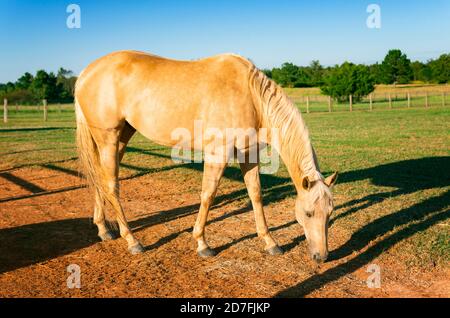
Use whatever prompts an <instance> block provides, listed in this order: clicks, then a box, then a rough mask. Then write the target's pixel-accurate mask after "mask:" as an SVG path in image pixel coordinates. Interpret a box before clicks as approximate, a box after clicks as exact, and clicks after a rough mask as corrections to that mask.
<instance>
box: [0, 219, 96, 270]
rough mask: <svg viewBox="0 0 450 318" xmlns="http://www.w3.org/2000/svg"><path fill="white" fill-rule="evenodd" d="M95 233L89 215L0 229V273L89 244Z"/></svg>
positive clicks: (94, 239) (94, 238)
mask: <svg viewBox="0 0 450 318" xmlns="http://www.w3.org/2000/svg"><path fill="white" fill-rule="evenodd" d="M96 234H97V230H96V228H95V227H94V225H93V224H92V219H90V218H78V219H68V220H59V221H52V222H43V223H36V224H27V225H23V226H18V227H13V228H6V229H0V242H1V244H0V274H1V273H4V272H8V271H11V270H14V269H17V268H21V267H24V266H29V265H33V264H35V263H38V262H42V261H46V260H49V259H52V258H54V257H58V256H61V255H65V254H69V253H71V252H74V251H76V250H79V249H81V248H84V247H87V246H90V245H93V244H94V243H96V242H98V241H99V239H98V238H97V235H96Z"/></svg>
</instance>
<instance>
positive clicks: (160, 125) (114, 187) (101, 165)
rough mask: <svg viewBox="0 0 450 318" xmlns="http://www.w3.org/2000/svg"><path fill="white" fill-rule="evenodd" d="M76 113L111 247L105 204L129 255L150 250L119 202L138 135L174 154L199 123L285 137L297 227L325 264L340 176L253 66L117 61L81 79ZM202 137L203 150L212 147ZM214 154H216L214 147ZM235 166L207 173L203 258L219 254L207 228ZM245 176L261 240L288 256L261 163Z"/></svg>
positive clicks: (199, 228) (234, 59)
mask: <svg viewBox="0 0 450 318" xmlns="http://www.w3.org/2000/svg"><path fill="white" fill-rule="evenodd" d="M75 108H76V115H77V143H78V149H79V156H80V160H81V162H82V164H83V167H84V174H85V175H86V176H87V178H88V181H89V182H90V184H91V185H92V186H93V188H94V190H95V210H94V223H95V224H96V225H97V226H98V234H99V236H100V238H101V239H102V240H107V239H110V238H112V235H111V233H110V232H109V230H108V228H107V227H106V224H105V213H104V205H105V203H109V204H111V206H112V208H113V210H114V211H115V215H116V218H117V222H118V225H119V230H120V235H121V236H122V237H123V238H124V239H126V241H127V242H128V248H129V250H130V252H131V253H133V254H136V253H140V252H143V250H144V249H143V247H142V245H141V244H140V243H139V241H138V240H137V239H136V238H135V236H134V235H133V233H132V232H131V230H130V228H129V226H128V223H127V221H126V218H125V215H124V212H123V210H122V206H121V204H120V202H119V183H118V169H119V162H120V161H121V159H122V157H123V155H124V152H125V148H126V145H127V143H128V141H129V140H130V138H131V137H132V136H133V134H134V133H135V132H136V130H137V131H139V132H140V133H141V134H142V135H144V136H145V137H147V138H148V139H150V140H152V141H154V142H156V143H158V144H161V145H165V146H174V145H175V144H176V142H177V141H176V140H173V138H172V132H173V131H174V130H175V129H177V128H179V127H182V128H184V129H187V130H188V131H193V130H194V122H195V121H198V120H201V121H202V123H203V126H204V128H205V129H206V128H214V129H216V130H219V131H224V130H225V129H228V128H236V129H247V128H252V129H255V130H256V131H257V132H259V131H260V130H261V129H262V128H268V129H278V130H279V132H280V134H279V146H278V148H279V149H276V150H277V151H278V152H279V153H280V156H281V158H282V159H283V161H284V163H285V165H286V166H287V168H288V171H289V174H290V176H291V178H292V180H293V183H294V185H295V188H296V190H297V194H298V196H297V200H296V206H295V214H296V218H297V220H298V221H299V222H300V223H301V224H302V226H303V227H304V230H305V236H306V238H307V241H308V243H309V249H310V253H311V256H312V257H313V259H315V260H316V261H323V260H325V259H326V257H327V254H328V247H327V230H328V219H329V216H330V214H331V212H332V210H333V201H332V195H331V191H330V188H331V186H332V185H333V184H334V182H335V180H336V176H337V174H336V173H334V174H333V175H332V176H330V177H328V178H326V179H324V177H323V176H322V174H321V173H320V172H319V167H318V163H317V159H316V157H315V153H314V150H313V147H312V145H311V142H310V138H309V134H308V130H307V128H306V126H305V124H304V122H303V119H302V117H301V115H300V112H299V111H298V110H297V108H296V107H295V106H294V105H293V104H292V102H291V101H290V100H289V99H288V98H287V96H286V95H285V94H284V92H283V90H282V89H281V88H280V87H278V86H277V85H276V84H275V83H274V82H273V81H272V80H270V79H269V78H267V77H266V76H265V75H264V74H263V73H262V72H261V71H259V70H258V69H257V68H256V67H255V66H254V65H253V64H252V63H251V62H250V61H248V60H247V59H245V58H243V57H240V56H237V55H233V54H224V55H218V56H214V57H209V58H205V59H201V60H198V61H175V60H170V59H165V58H162V57H158V56H154V55H150V54H146V53H141V52H135V51H121V52H115V53H112V54H109V55H107V56H105V57H102V58H100V59H98V60H97V61H95V62H93V63H92V64H91V65H89V66H88V67H87V68H86V69H85V70H84V71H83V72H82V73H81V74H80V76H79V78H78V81H77V83H76V88H75ZM258 137H259V135H258ZM200 138H203V139H202V140H200V145H202V144H203V146H204V145H206V144H209V143H210V142H211V141H210V140H209V139H207V138H204V137H200ZM198 141H199V140H192V143H190V146H191V149H194V150H195V149H197V148H196V146H195V145H197V144H198ZM255 142H256V143H258V140H256V141H255ZM249 143H250V142H247V143H244V145H237V144H233V143H232V144H231V147H232V148H233V150H234V151H240V152H242V153H246V152H248V149H250V148H252V147H253V146H254V145H250V144H249ZM269 143H270V142H269ZM228 146H230V145H228ZM206 148H207V147H203V148H202V149H206ZM208 149H210V150H209V151H211V152H215V151H216V150H214V147H209V148H208ZM211 149H212V150H211ZM205 151H206V150H205ZM227 151H228V150H227ZM227 151H226V152H225V153H228V152H227ZM205 156H206V153H205ZM227 158H228V157H226V159H225V160H223V161H222V162H220V161H214V162H206V161H205V164H204V171H203V182H202V194H201V204H200V211H199V214H198V217H197V220H196V222H195V226H194V231H193V235H194V238H195V239H196V240H197V244H198V249H197V252H198V254H199V255H200V256H203V257H205V256H213V255H214V254H215V253H214V251H213V250H211V249H210V248H209V247H208V244H207V243H206V240H205V235H204V233H205V224H206V221H207V216H208V212H209V209H210V207H211V205H212V202H213V199H214V197H215V194H216V190H217V186H218V184H219V181H220V179H221V177H222V175H223V172H224V170H225V167H226V166H227V162H228V159H227ZM240 167H241V170H242V173H243V175H244V181H245V184H246V186H247V189H248V194H249V196H250V199H251V202H252V205H253V210H254V213H255V219H256V229H257V233H258V235H259V236H260V237H262V238H263V239H264V241H265V249H266V250H267V251H268V252H269V253H270V254H272V255H274V254H281V253H282V250H281V249H280V248H279V247H278V245H277V243H276V242H275V240H274V239H273V238H272V236H271V234H270V233H269V230H268V227H267V224H266V220H265V216H264V211H263V205H262V200H261V185H260V179H259V164H258V160H256V162H253V163H252V162H247V161H245V160H244V161H242V162H240Z"/></svg>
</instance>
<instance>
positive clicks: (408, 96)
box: [406, 92, 411, 108]
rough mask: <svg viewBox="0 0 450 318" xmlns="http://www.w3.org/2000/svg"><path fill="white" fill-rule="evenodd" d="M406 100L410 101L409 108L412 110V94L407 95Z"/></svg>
mask: <svg viewBox="0 0 450 318" xmlns="http://www.w3.org/2000/svg"><path fill="white" fill-rule="evenodd" d="M406 98H407V99H408V108H411V94H409V92H408V93H407V96H406Z"/></svg>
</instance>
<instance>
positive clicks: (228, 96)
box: [75, 51, 257, 144]
mask: <svg viewBox="0 0 450 318" xmlns="http://www.w3.org/2000/svg"><path fill="white" fill-rule="evenodd" d="M250 67H251V63H250V62H248V61H247V60H246V59H244V58H242V57H240V56H237V55H233V54H223V55H217V56H213V57H209V58H205V59H201V60H196V61H178V60H172V59H167V58H163V57H160V56H156V55H151V54H147V53H142V52H136V51H120V52H114V53H111V54H109V55H106V56H104V57H102V58H100V59H98V60H96V61H94V62H93V63H92V64H90V65H89V66H88V67H87V68H86V69H85V70H84V71H83V72H82V73H81V74H80V77H79V79H78V81H77V85H76V93H75V94H76V98H77V101H78V103H79V104H80V107H81V108H82V110H83V113H84V114H85V117H87V118H88V119H89V120H90V121H91V122H92V124H93V125H96V124H102V125H108V126H110V127H114V126H116V125H120V123H121V122H123V121H124V120H126V121H128V122H129V123H130V124H131V125H132V126H133V127H135V128H136V129H138V130H139V131H140V132H141V133H142V134H144V135H145V136H147V137H148V138H150V139H153V140H155V141H159V142H160V143H163V144H168V143H169V142H167V139H168V138H170V134H169V132H170V131H172V130H173V129H174V128H177V127H183V128H187V129H189V130H191V129H193V127H194V121H195V120H202V121H203V122H204V123H205V124H206V126H210V127H217V128H219V129H220V128H228V127H234V126H238V127H243V128H246V126H255V125H256V124H257V123H256V122H255V120H256V118H255V111H254V109H253V105H252V98H251V93H250V89H249V85H248V76H249V71H250ZM110 127H108V128H110Z"/></svg>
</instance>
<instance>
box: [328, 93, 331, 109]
mask: <svg viewBox="0 0 450 318" xmlns="http://www.w3.org/2000/svg"><path fill="white" fill-rule="evenodd" d="M328 112H330V113H331V96H328Z"/></svg>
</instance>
